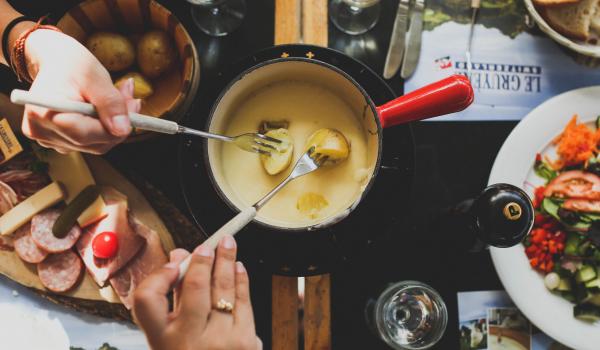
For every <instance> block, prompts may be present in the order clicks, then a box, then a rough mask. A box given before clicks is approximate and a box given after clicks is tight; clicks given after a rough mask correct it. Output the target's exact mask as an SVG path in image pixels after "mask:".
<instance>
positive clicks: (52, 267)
mask: <svg viewBox="0 0 600 350" xmlns="http://www.w3.org/2000/svg"><path fill="white" fill-rule="evenodd" d="M82 267H83V264H82V263H81V259H80V258H79V256H78V255H77V254H76V253H75V252H73V251H72V250H67V251H65V252H62V253H59V254H50V255H48V257H47V258H46V259H45V260H44V261H42V262H41V263H39V264H38V266H37V271H38V276H39V277H40V280H41V281H42V284H43V285H44V287H46V288H48V289H49V290H51V291H53V292H57V293H60V292H66V291H68V290H69V289H71V288H73V286H74V285H75V284H76V283H77V281H78V280H79V275H81V270H82Z"/></svg>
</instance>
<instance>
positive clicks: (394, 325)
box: [366, 281, 448, 350]
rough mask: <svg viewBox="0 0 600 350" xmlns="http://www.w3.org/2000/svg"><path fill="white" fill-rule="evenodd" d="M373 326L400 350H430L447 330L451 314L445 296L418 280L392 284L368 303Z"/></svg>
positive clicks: (381, 336)
mask: <svg viewBox="0 0 600 350" xmlns="http://www.w3.org/2000/svg"><path fill="white" fill-rule="evenodd" d="M366 317H367V323H368V324H369V327H370V328H371V329H372V330H373V331H374V332H375V333H376V334H377V335H378V336H379V337H380V338H381V339H382V340H383V341H385V342H386V343H387V344H388V345H389V346H391V347H392V348H393V349H397V350H417V349H428V348H430V347H432V346H433V345H434V344H435V343H437V342H438V341H439V340H440V338H441V337H442V335H443V334H444V332H445V330H446V324H447V322H448V311H447V310H446V304H444V301H443V300H442V297H440V295H439V294H438V293H437V292H436V291H435V290H434V289H433V288H431V287H430V286H428V285H426V284H424V283H421V282H417V281H402V282H398V283H395V284H393V285H390V286H389V287H388V288H387V289H385V290H384V291H383V293H381V295H380V296H379V297H378V298H377V300H371V301H369V302H368V303H367V308H366Z"/></svg>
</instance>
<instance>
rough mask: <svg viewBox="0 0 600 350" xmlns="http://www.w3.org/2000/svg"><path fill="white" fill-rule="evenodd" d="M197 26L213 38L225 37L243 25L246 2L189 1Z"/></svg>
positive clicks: (235, 0) (229, 0)
mask: <svg viewBox="0 0 600 350" xmlns="http://www.w3.org/2000/svg"><path fill="white" fill-rule="evenodd" d="M187 1H188V2H189V3H191V4H192V18H193V19H194V22H195V23H196V26H198V28H200V30H201V31H203V32H204V33H206V34H208V35H211V36H225V35H227V34H229V33H231V32H233V31H234V30H235V29H237V27H239V26H240V24H242V21H243V20H244V15H245V14H246V1H245V0H187Z"/></svg>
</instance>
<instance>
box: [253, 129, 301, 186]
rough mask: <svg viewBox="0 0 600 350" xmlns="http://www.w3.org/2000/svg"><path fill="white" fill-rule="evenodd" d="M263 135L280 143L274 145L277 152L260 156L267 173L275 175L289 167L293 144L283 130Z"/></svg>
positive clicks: (271, 131)
mask: <svg viewBox="0 0 600 350" xmlns="http://www.w3.org/2000/svg"><path fill="white" fill-rule="evenodd" d="M265 135H266V136H269V137H272V138H274V139H278V140H280V141H281V143H280V144H278V145H276V147H277V150H275V151H272V152H271V154H270V155H266V154H261V155H260V160H261V162H262V165H263V167H264V168H265V170H266V171H267V173H268V174H269V175H277V174H279V173H280V172H282V171H284V170H285V169H287V167H288V166H290V163H291V162H292V155H293V153H294V142H293V140H292V137H291V136H290V133H289V132H288V130H287V129H283V128H282V129H276V130H270V131H268V132H267V133H266V134H265Z"/></svg>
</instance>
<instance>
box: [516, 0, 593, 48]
mask: <svg viewBox="0 0 600 350" xmlns="http://www.w3.org/2000/svg"><path fill="white" fill-rule="evenodd" d="M525 7H527V11H529V14H530V15H531V17H533V20H534V21H535V23H537V25H538V26H539V27H540V29H541V30H542V31H543V32H544V33H546V34H548V36H549V37H551V38H552V39H554V40H555V41H556V42H558V43H559V44H561V45H563V46H566V47H568V48H569V49H571V50H573V51H576V52H579V53H581V54H584V55H586V56H592V57H600V45H593V44H588V43H585V42H582V41H576V40H572V39H569V38H567V37H566V36H564V35H562V34H560V33H558V32H557V31H556V30H554V29H552V27H550V25H549V24H548V23H546V21H545V20H544V19H543V18H542V16H541V15H540V14H539V12H537V10H536V9H535V6H534V5H533V1H532V0H525Z"/></svg>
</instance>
